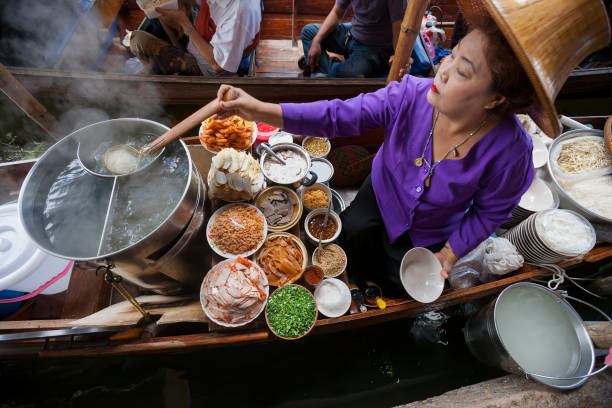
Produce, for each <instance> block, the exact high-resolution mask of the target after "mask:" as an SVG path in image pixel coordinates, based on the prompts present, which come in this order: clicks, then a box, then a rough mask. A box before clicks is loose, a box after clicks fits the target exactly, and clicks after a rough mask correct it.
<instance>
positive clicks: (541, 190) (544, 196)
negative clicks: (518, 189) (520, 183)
mask: <svg viewBox="0 0 612 408" xmlns="http://www.w3.org/2000/svg"><path fill="white" fill-rule="evenodd" d="M554 206H555V200H554V197H553V193H552V191H551V190H550V188H549V187H548V186H547V185H546V183H545V182H544V181H542V180H541V179H539V178H538V177H534V178H533V182H532V183H531V186H529V188H528V189H527V191H525V193H524V194H523V196H522V197H521V201H520V202H519V207H521V208H524V209H526V210H530V211H542V210H548V209H550V208H553V207H554Z"/></svg>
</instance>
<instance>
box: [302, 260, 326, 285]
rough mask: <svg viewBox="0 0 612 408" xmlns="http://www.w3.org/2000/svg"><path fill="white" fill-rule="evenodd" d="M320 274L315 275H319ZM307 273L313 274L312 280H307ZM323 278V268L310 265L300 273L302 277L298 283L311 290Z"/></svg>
mask: <svg viewBox="0 0 612 408" xmlns="http://www.w3.org/2000/svg"><path fill="white" fill-rule="evenodd" d="M319 274H320V276H316V275H319ZM309 275H315V276H316V277H315V279H314V280H308V276H309ZM324 278H325V275H324V273H323V268H321V267H320V266H318V265H310V266H309V267H308V268H306V269H305V270H304V273H303V274H302V278H301V280H300V284H301V285H302V286H304V287H305V288H307V289H309V290H313V289H314V288H315V287H316V286H317V285H318V284H320V283H321V282H322V281H323V280H324Z"/></svg>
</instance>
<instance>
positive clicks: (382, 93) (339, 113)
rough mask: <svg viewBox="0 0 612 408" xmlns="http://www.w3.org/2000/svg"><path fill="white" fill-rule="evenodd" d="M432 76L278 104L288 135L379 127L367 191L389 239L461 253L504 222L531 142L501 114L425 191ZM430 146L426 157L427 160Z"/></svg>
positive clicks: (521, 182) (526, 181)
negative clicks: (345, 95)
mask: <svg viewBox="0 0 612 408" xmlns="http://www.w3.org/2000/svg"><path fill="white" fill-rule="evenodd" d="M432 81H433V80H432V79H431V78H426V79H423V78H416V77H412V76H409V75H407V76H405V77H404V79H403V80H402V81H401V82H399V83H398V82H392V83H390V84H389V85H388V86H387V87H385V88H383V89H380V90H378V91H376V92H373V93H369V94H361V95H359V96H357V97H355V98H352V99H348V100H346V101H342V100H338V99H336V100H332V101H318V102H312V103H304V104H291V103H285V104H281V107H282V111H283V119H284V128H285V130H287V131H288V132H291V133H296V134H301V135H310V136H320V137H328V138H333V137H349V136H357V135H360V134H362V133H363V132H364V131H365V130H368V129H376V128H379V127H381V126H382V127H384V128H385V138H384V142H383V144H382V145H381V147H380V149H379V151H378V153H377V154H376V157H375V158H374V162H373V164H372V187H373V189H374V193H375V195H376V201H377V203H378V208H379V209H380V212H381V215H382V219H383V222H384V224H385V229H386V231H387V235H388V237H389V240H390V242H393V241H395V240H396V239H397V238H398V237H399V236H401V235H402V234H403V233H405V232H408V234H409V235H410V238H411V239H412V242H413V243H414V244H415V245H416V246H428V245H432V244H435V243H438V242H442V241H445V240H448V241H449V243H450V245H451V247H452V248H453V250H454V252H455V253H456V254H457V255H458V256H460V257H461V256H463V255H465V254H466V253H468V252H469V251H471V250H472V249H473V248H475V247H476V246H477V245H478V244H479V243H480V242H481V241H483V240H484V239H486V238H487V237H488V236H489V235H491V234H492V233H493V232H494V231H495V229H496V228H497V227H499V225H501V224H502V223H503V222H504V221H505V220H507V219H508V218H509V217H510V215H511V212H512V209H513V208H514V207H515V206H516V205H517V204H518V202H519V201H520V198H521V195H522V194H523V193H524V192H525V190H527V188H528V187H529V186H530V185H531V182H532V180H533V177H534V173H535V172H534V168H533V163H532V159H531V151H532V143H531V138H530V136H529V135H528V134H527V133H526V132H525V130H524V129H523V126H522V125H521V124H520V122H519V121H518V119H517V118H516V116H515V115H510V116H508V117H506V118H505V119H504V120H503V121H502V122H500V123H499V124H498V125H497V126H496V127H495V128H494V129H493V130H491V131H490V132H489V133H487V134H486V135H485V136H484V137H482V138H481V139H480V140H479V141H478V142H476V143H475V144H474V145H473V146H472V147H471V148H470V150H469V151H468V153H467V155H466V156H465V157H463V158H461V159H446V160H443V161H442V162H440V164H439V165H438V166H437V167H436V168H435V169H434V171H433V175H432V178H431V185H430V187H425V185H424V183H425V178H426V177H427V175H428V169H427V165H424V166H422V167H417V166H416V165H415V164H414V159H415V158H417V157H420V156H421V153H422V152H423V149H424V148H425V144H426V141H427V138H428V136H429V132H430V130H431V126H432V120H433V109H434V108H433V106H432V105H430V104H429V103H428V102H427V91H428V90H429V88H430V87H431V84H432ZM431 145H432V144H431V143H430V144H429V146H428V147H427V149H426V151H425V158H426V159H427V161H428V162H429V163H432V148H431Z"/></svg>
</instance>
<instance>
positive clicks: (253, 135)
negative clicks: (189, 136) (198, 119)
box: [198, 122, 257, 154]
mask: <svg viewBox="0 0 612 408" xmlns="http://www.w3.org/2000/svg"><path fill="white" fill-rule="evenodd" d="M203 132H204V127H203V125H200V129H199V130H198V136H200V135H201V134H202V133H203ZM256 139H257V123H255V122H253V134H252V135H251V144H250V145H248V146H247V147H245V148H244V149H242V150H240V151H241V152H243V151H245V150H248V149H249V148H250V147H251V146H253V143H255V140H256ZM200 144H201V145H202V147H203V148H204V149H206V150H208V151H209V152H211V153H212V154H217V153H219V152H217V151H215V150H210V149H209V148H208V147H206V145H205V144H204V143H202V140H201V139H200Z"/></svg>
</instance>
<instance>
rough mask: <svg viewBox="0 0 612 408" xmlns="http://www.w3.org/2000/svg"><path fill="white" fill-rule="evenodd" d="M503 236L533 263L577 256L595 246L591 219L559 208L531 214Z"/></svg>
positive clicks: (551, 261) (552, 261)
mask: <svg viewBox="0 0 612 408" xmlns="http://www.w3.org/2000/svg"><path fill="white" fill-rule="evenodd" d="M503 237H504V238H506V239H508V240H509V241H510V242H511V243H512V244H513V245H514V246H515V247H516V249H517V250H518V251H519V253H520V254H521V255H523V257H524V258H525V261H527V262H531V263H556V262H559V261H561V260H563V259H568V258H574V257H576V256H580V255H584V254H586V253H587V252H589V251H590V250H591V249H592V248H593V246H594V245H595V229H594V228H593V226H592V225H591V224H590V223H589V221H587V219H586V218H584V217H583V216H581V215H580V214H578V213H575V212H573V211H570V210H560V209H552V210H545V211H541V212H537V213H535V214H532V215H530V216H529V217H528V218H527V219H526V220H525V221H523V222H521V223H520V224H519V225H517V226H516V227H514V228H512V229H511V230H509V231H507V232H506V233H505V234H504V235H503Z"/></svg>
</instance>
